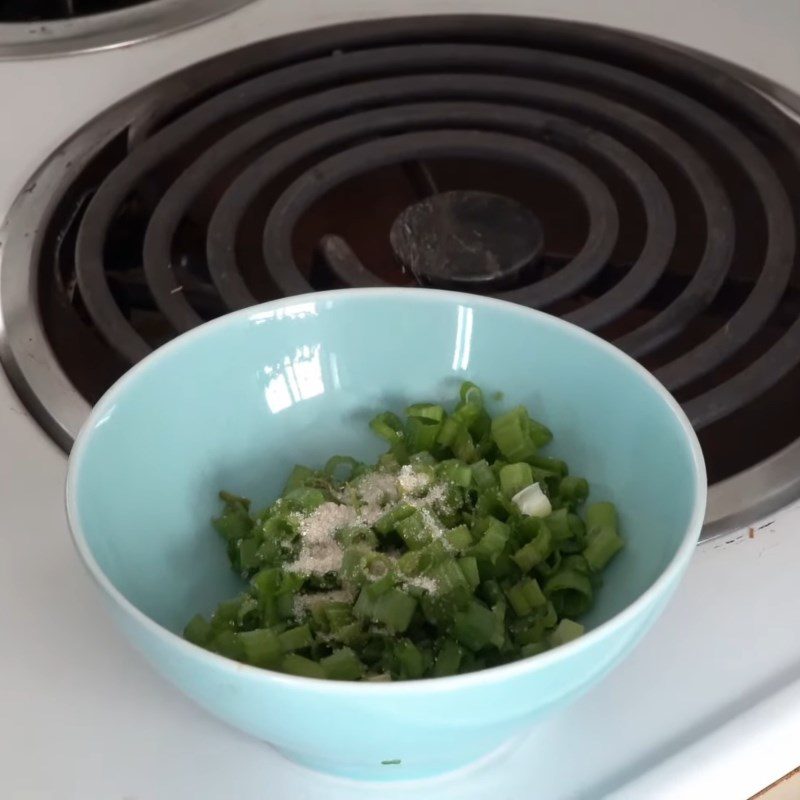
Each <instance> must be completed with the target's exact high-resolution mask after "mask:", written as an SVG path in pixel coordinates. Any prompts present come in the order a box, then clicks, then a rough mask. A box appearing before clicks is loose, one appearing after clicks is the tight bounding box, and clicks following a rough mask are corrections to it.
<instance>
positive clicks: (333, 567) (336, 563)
mask: <svg viewBox="0 0 800 800" xmlns="http://www.w3.org/2000/svg"><path fill="white" fill-rule="evenodd" d="M357 520H358V517H357V514H356V511H355V509H354V508H352V507H351V506H345V505H339V504H338V503H323V504H322V505H321V506H318V507H317V508H316V509H314V511H312V512H311V513H310V514H309V515H308V516H306V517H303V518H302V520H301V522H300V553H299V555H298V556H297V560H296V561H293V562H292V563H291V564H287V565H286V569H287V570H288V571H289V572H302V573H306V574H309V575H324V574H325V573H327V572H338V571H339V569H340V568H341V566H342V556H343V552H342V548H341V547H340V546H339V542H337V541H336V538H335V536H334V534H335V533H336V532H337V531H339V530H341V529H342V528H346V527H347V526H348V525H353V524H355V523H356V522H357Z"/></svg>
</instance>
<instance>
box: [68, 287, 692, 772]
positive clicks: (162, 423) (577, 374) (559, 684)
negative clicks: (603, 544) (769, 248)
mask: <svg viewBox="0 0 800 800" xmlns="http://www.w3.org/2000/svg"><path fill="white" fill-rule="evenodd" d="M465 378H469V379H470V380H473V381H475V382H476V383H478V384H479V385H480V386H482V387H483V388H484V389H485V390H486V394H487V397H491V396H492V393H493V392H494V391H496V390H499V391H502V392H503V394H504V398H505V399H504V401H503V402H502V403H500V404H498V407H502V406H503V405H506V406H509V405H516V404H519V403H524V404H525V405H527V406H528V407H529V408H530V409H531V410H532V412H533V414H534V415H535V416H536V417H537V418H540V419H542V420H543V421H544V422H545V423H546V424H547V425H548V426H549V427H550V428H552V430H553V431H554V432H555V442H554V444H553V445H552V446H551V447H552V448H553V450H554V452H557V454H558V455H559V456H560V457H562V458H564V459H566V461H567V462H568V463H569V465H570V467H571V469H572V471H573V473H574V474H577V475H585V476H586V477H587V478H589V480H590V482H591V485H592V489H593V497H594V498H602V499H609V500H612V501H614V502H615V503H616V504H617V506H618V508H619V511H620V517H621V524H622V530H623V532H624V534H625V537H626V539H627V548H626V549H625V550H624V551H623V552H622V553H621V554H620V556H619V557H618V558H617V559H616V560H615V561H614V562H613V563H612V565H611V567H610V568H609V570H608V572H607V576H606V579H605V583H604V586H603V588H602V591H600V592H599V594H598V603H597V606H596V608H595V609H594V610H593V611H592V613H591V615H590V616H589V617H588V618H587V619H586V622H587V627H588V633H587V634H586V635H585V636H584V637H582V638H581V639H579V640H577V641H575V642H573V643H571V644H568V645H565V646H563V647H560V648H558V649H556V650H553V651H550V652H548V653H545V654H543V655H539V656H536V657H534V658H530V659H526V660H524V661H519V662H516V663H513V664H508V665H506V666H502V667H496V668H493V669H489V670H485V671H483V672H479V673H473V674H469V675H463V676H457V677H453V678H440V679H434V680H422V681H410V682H399V683H395V684H358V683H341V682H333V681H320V680H313V679H307V678H296V677H292V676H287V675H281V674H277V673H273V672H268V671H265V670H260V669H255V668H252V667H248V666H243V665H241V664H239V663H236V662H233V661H229V660H227V659H224V658H222V657H220V656H217V655H214V654H211V653H209V652H207V651H205V650H202V649H200V648H199V647H195V646H194V645H191V644H189V643H187V642H185V641H184V640H183V639H182V638H181V636H180V632H181V630H182V628H183V625H184V624H185V623H186V621H187V620H188V619H189V618H190V617H191V616H192V615H193V614H194V613H196V612H198V611H201V612H206V613H207V612H209V611H211V610H212V609H213V608H214V606H215V605H216V604H217V602H219V601H220V600H222V599H223V598H226V597H229V596H231V595H232V594H234V593H236V592H237V591H238V590H239V588H240V584H239V582H238V579H237V578H236V576H234V575H233V574H232V573H231V571H230V569H229V567H228V566H227V560H226V557H225V553H224V547H223V544H222V542H221V541H220V540H219V538H218V537H217V536H216V535H215V534H214V533H213V532H212V530H211V529H210V526H209V523H208V520H209V518H210V517H211V516H212V515H213V514H214V513H215V512H216V511H217V510H218V503H217V499H216V495H217V491H218V490H219V489H220V488H222V487H224V488H227V489H229V490H231V491H234V492H237V493H240V494H244V495H248V496H251V497H253V498H254V499H255V501H256V504H258V503H267V502H268V501H269V500H271V499H273V498H274V497H275V496H276V494H277V493H279V491H280V490H281V487H282V485H283V482H284V480H285V478H286V476H287V473H288V470H289V469H290V467H291V466H292V465H293V464H295V463H297V462H300V463H307V464H311V465H319V464H322V463H324V461H325V460H326V459H327V458H328V456H330V455H332V454H334V453H352V454H353V455H355V456H357V457H360V458H365V459H372V458H374V457H376V456H377V455H378V454H379V452H380V451H381V450H382V447H381V443H380V442H379V441H377V440H376V439H375V438H374V437H373V436H372V435H371V434H370V432H369V430H368V428H367V421H368V419H369V418H370V416H371V415H372V414H373V413H374V412H375V411H376V410H383V409H386V408H390V409H394V410H400V409H402V408H403V407H404V406H405V405H407V404H408V403H409V402H410V401H419V400H436V401H439V400H441V401H448V400H449V399H450V398H452V397H453V396H454V394H455V393H456V390H457V386H458V384H459V383H460V382H461V381H462V380H464V379H465ZM705 497H706V478H705V470H704V466H703V459H702V456H701V453H700V448H699V445H698V442H697V439H696V437H695V435H694V433H693V431H692V429H691V427H690V425H689V423H688V421H687V420H686V418H685V417H684V415H683V413H682V412H681V410H680V409H679V407H678V406H677V405H676V403H675V402H674V401H673V400H672V398H671V397H670V395H669V394H668V393H667V392H666V391H665V390H664V389H663V388H662V387H661V386H660V385H659V384H658V383H657V382H656V381H655V380H654V379H653V378H652V377H651V376H650V375H649V374H648V373H647V372H646V371H645V370H643V369H642V368H641V367H639V366H638V365H637V364H636V363H635V362H634V361H632V360H631V359H629V358H627V357H626V356H624V355H623V354H622V353H620V352H619V351H618V350H616V349H614V348H613V347H611V346H610V345H608V344H606V343H604V342H603V341H601V340H600V339H598V338H596V337H594V336H592V335H590V334H587V333H585V332H584V331H581V330H580V329H578V328H576V327H573V326H571V325H568V324H566V323H564V322H561V321H559V320H557V319H554V318H552V317H549V316H547V315H545V314H541V313H537V312H534V311H530V310H528V309H525V308H522V307H520V306H516V305H512V304H508V303H502V302H498V301H495V300H488V299H482V298H479V297H475V296H472V295H461V294H455V293H448V292H441V291H429V290H422V289H397V290H393V289H390V290H383V289H379V290H349V291H339V292H329V293H320V294H315V295H309V296H305V297H295V298H290V299H287V300H282V301H278V302H274V303H268V304H266V305H263V306H259V307H255V308H250V309H247V310H245V311H241V312H238V313H235V314H231V315H229V316H227V317H224V318H222V319H219V320H216V321H215V322H212V323H210V324H208V325H204V326H202V327H201V328H198V329H197V330H195V331H192V332H191V333H189V334H186V335H184V336H182V337H180V338H179V339H177V340H176V341H174V342H172V343H171V344H168V345H166V346H165V347H162V348H160V349H159V350H158V351H157V352H156V353H155V354H153V355H152V356H150V357H149V358H147V359H145V360H144V361H143V362H142V363H141V364H139V365H138V366H136V367H135V368H134V369H132V370H131V371H130V372H129V373H128V374H127V375H126V376H125V377H124V378H122V380H120V381H119V382H118V383H117V384H116V385H115V386H114V387H113V388H112V389H111V390H110V391H109V392H108V394H106V396H105V397H104V398H103V399H102V400H101V401H100V402H99V403H98V404H97V406H96V407H95V409H94V411H93V412H92V415H91V417H90V418H89V420H88V421H87V423H86V425H85V427H84V428H83V430H82V432H81V434H80V436H79V437H78V440H77V442H76V444H75V448H74V450H73V452H72V456H71V458H70V466H69V476H68V479H67V508H68V513H69V520H70V525H71V527H72V531H73V535H74V538H75V543H76V545H77V548H78V550H79V551H80V554H81V556H82V557H83V559H84V561H85V562H86V564H87V566H88V568H89V570H90V572H91V573H92V575H93V576H94V578H95V580H96V581H97V583H98V584H99V585H100V587H101V589H102V591H103V594H104V595H105V598H106V600H107V601H108V605H109V606H110V608H111V611H112V613H113V615H114V617H115V618H116V620H117V621H118V623H119V625H120V627H121V628H122V630H123V632H124V633H125V635H126V636H127V637H128V638H129V639H130V640H132V642H133V643H134V644H135V646H136V647H137V648H138V649H139V650H140V651H141V652H142V653H143V654H144V656H145V657H146V658H147V659H148V660H149V661H150V662H151V663H152V664H153V666H155V668H156V669H157V670H158V671H159V672H161V673H162V674H163V675H164V676H165V677H166V678H168V679H169V680H170V681H172V682H173V683H174V684H175V685H176V686H177V687H178V688H179V689H181V691H183V692H185V693H186V694H187V695H189V696H190V697H192V698H194V699H195V700H196V701H197V702H198V703H199V704H200V705H202V706H203V707H204V708H206V709H207V710H208V711H210V712H211V713H212V714H215V715H216V716H218V717H220V718H221V719H223V720H225V721H227V722H229V723H230V724H231V725H235V726H236V727H238V728H241V729H242V730H244V731H247V732H249V733H251V734H253V735H254V736H257V737H260V738H261V739H264V740H266V741H267V742H270V743H272V744H273V745H274V746H275V747H277V748H279V749H280V750H281V751H282V752H283V753H285V754H286V755H287V756H288V757H289V758H291V759H294V760H296V761H299V762H302V763H304V764H306V765H309V766H312V767H315V768H318V769H321V770H325V771H328V772H334V773H338V774H341V775H347V776H352V777H359V778H398V777H422V776H425V775H430V774H434V773H437V772H443V771H445V770H450V769H454V768H457V767H460V766H462V765H465V764H467V763H469V762H471V761H473V760H475V759H477V758H479V757H481V756H482V755H484V754H487V753H489V752H491V751H492V750H493V749H495V748H498V747H500V746H501V745H503V744H504V743H505V742H506V741H508V740H509V739H511V738H512V737H514V736H515V735H516V734H518V733H520V732H522V731H524V729H525V728H526V726H529V725H530V724H531V722H532V721H533V720H534V719H536V718H538V717H539V716H540V715H542V714H544V713H546V712H550V711H552V710H553V709H555V708H557V707H558V706H560V705H562V704H564V703H566V702H567V701H569V700H571V699H573V698H575V697H576V696H577V695H578V694H579V693H581V692H582V691H584V690H586V689H587V688H589V687H590V686H591V685H592V684H594V683H595V682H596V681H598V680H599V679H600V678H601V676H603V675H604V674H605V673H606V672H607V671H608V670H609V669H610V668H611V667H612V666H613V665H614V664H615V663H617V662H618V661H619V660H620V658H622V656H623V655H625V654H626V653H627V652H628V651H629V650H630V649H631V647H632V646H633V645H634V644H635V643H636V641H637V640H638V639H639V638H640V637H641V636H642V635H643V634H644V632H645V631H646V630H647V629H648V628H649V626H650V625H651V624H652V623H653V621H654V620H655V618H656V617H657V615H658V614H659V613H660V611H661V610H662V608H663V607H664V604H665V603H666V601H667V599H668V598H669V596H670V595H671V594H672V592H673V590H674V589H675V587H676V586H677V584H678V581H679V579H680V577H681V574H682V573H683V571H684V569H685V567H686V565H687V563H688V561H689V558H690V556H691V554H692V549H693V545H694V544H695V542H696V540H697V537H698V534H699V532H700V527H701V523H702V519H703V512H704V507H705ZM677 644H678V643H677V642H676V646H677ZM86 667H87V669H91V664H87V665H86ZM659 677H660V676H658V675H653V680H654V682H655V681H657V680H658V679H659ZM111 733H112V732H111V731H109V734H111ZM567 755H569V756H570V757H571V756H572V755H574V754H565V756H567ZM387 761H391V762H398V761H399V763H392V764H385V763H384V762H387Z"/></svg>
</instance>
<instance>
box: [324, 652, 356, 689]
mask: <svg viewBox="0 0 800 800" xmlns="http://www.w3.org/2000/svg"><path fill="white" fill-rule="evenodd" d="M319 663H320V665H321V666H322V668H323V670H325V677H326V678H330V679H331V680H335V681H357V680H358V679H359V678H361V676H362V675H363V674H364V665H363V664H362V663H361V661H359V659H358V656H357V655H356V654H355V653H354V652H353V651H352V650H351V649H350V648H349V647H343V648H342V649H341V650H336V651H335V652H334V653H331V655H329V656H327V657H326V658H323V659H321V661H320V662H319Z"/></svg>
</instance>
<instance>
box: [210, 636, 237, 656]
mask: <svg viewBox="0 0 800 800" xmlns="http://www.w3.org/2000/svg"><path fill="white" fill-rule="evenodd" d="M240 636H241V635H240V634H238V633H234V631H222V632H221V633H218V634H217V635H216V636H215V637H214V639H213V641H212V642H211V645H210V649H211V650H213V651H214V652H215V653H219V654H220V655H221V656H225V658H232V659H233V660H234V661H242V660H243V659H244V646H243V645H242V640H241V638H240Z"/></svg>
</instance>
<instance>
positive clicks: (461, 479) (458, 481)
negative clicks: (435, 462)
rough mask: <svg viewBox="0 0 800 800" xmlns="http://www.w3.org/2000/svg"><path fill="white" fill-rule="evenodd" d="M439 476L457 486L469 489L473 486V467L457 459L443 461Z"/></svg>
mask: <svg viewBox="0 0 800 800" xmlns="http://www.w3.org/2000/svg"><path fill="white" fill-rule="evenodd" d="M439 476H440V477H441V478H443V479H444V480H446V481H449V482H450V483H453V484H455V485H456V486H461V487H462V488H464V489H469V488H470V487H471V486H472V469H471V468H470V466H469V464H462V463H461V462H460V461H458V460H457V459H451V460H449V461H443V462H442V463H441V464H440V465H439Z"/></svg>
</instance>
